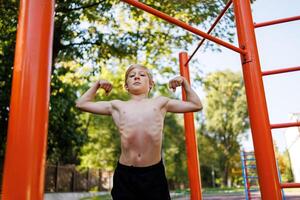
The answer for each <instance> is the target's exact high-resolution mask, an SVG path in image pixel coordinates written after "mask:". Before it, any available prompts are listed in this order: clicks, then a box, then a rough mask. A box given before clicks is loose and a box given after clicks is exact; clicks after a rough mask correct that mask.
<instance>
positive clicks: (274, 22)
mask: <svg viewBox="0 0 300 200" xmlns="http://www.w3.org/2000/svg"><path fill="white" fill-rule="evenodd" d="M296 20H300V16H295V17H288V18H283V19H276V20H272V21H267V22H261V23H254V28H259V27H264V26H270V25H274V24H280V23H285V22H291V21H296Z"/></svg>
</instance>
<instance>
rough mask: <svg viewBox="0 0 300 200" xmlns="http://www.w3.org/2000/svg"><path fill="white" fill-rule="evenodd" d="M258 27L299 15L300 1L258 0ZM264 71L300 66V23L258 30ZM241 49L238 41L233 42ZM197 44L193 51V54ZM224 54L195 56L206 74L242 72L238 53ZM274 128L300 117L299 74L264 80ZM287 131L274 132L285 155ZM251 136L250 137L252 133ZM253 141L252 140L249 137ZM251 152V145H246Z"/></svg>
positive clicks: (255, 15)
mask: <svg viewBox="0 0 300 200" xmlns="http://www.w3.org/2000/svg"><path fill="white" fill-rule="evenodd" d="M252 15H253V21H254V22H256V23H260V22H265V21H270V20H275V19H281V18H286V17H293V16H299V15H300V1H299V0H286V1H282V0H256V2H255V3H253V4H252ZM255 33H256V40H257V45H258V51H259V56H260V63H261V68H262V71H267V70H273V69H280V68H287V67H296V66H300V21H293V22H288V23H283V24H277V25H273V26H266V27H261V28H257V29H256V30H255ZM234 45H235V46H238V42H237V38H235V42H234ZM196 46H197V44H195V45H194V46H192V47H191V50H190V51H189V53H190V54H191V53H192V51H193V49H195V47H196ZM221 50H222V52H212V51H210V50H206V51H203V50H202V51H201V50H200V51H199V52H197V54H196V55H195V59H197V60H198V62H199V63H200V66H201V67H202V69H201V70H203V72H204V73H209V72H213V71H217V70H225V69H231V70H233V71H241V70H242V67H241V62H240V56H239V54H238V53H236V52H233V51H231V50H228V49H226V48H223V47H222V48H221ZM263 83H264V87H265V94H266V100H267V105H268V111H269V118H270V122H271V124H275V123H285V122H291V114H292V113H300V71H298V72H290V73H284V74H280V75H270V76H265V77H264V78H263ZM285 131H286V129H275V130H273V131H272V132H273V134H272V135H273V139H274V140H275V143H276V144H277V146H278V147H279V150H281V151H283V150H284V148H285V138H284V132H285ZM249 134H250V133H249ZM250 139H251V136H250ZM244 146H245V148H246V149H248V150H251V149H252V141H251V140H250V141H245V142H244Z"/></svg>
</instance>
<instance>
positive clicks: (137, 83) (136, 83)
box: [133, 82, 141, 85]
mask: <svg viewBox="0 0 300 200" xmlns="http://www.w3.org/2000/svg"><path fill="white" fill-rule="evenodd" d="M140 84H141V83H140V82H135V83H133V85H140Z"/></svg>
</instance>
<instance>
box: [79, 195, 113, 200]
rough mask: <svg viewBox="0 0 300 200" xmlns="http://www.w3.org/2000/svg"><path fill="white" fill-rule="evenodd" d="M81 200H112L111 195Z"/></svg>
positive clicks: (82, 199)
mask: <svg viewBox="0 0 300 200" xmlns="http://www.w3.org/2000/svg"><path fill="white" fill-rule="evenodd" d="M80 200H111V196H110V194H106V195H100V196H96V197H84V198H81V199H80Z"/></svg>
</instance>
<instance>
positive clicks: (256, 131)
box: [233, 0, 282, 200]
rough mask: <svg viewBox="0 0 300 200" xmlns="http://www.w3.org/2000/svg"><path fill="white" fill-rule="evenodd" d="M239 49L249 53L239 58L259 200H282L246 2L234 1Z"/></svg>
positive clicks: (251, 20)
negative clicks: (242, 48) (241, 66)
mask: <svg viewBox="0 0 300 200" xmlns="http://www.w3.org/2000/svg"><path fill="white" fill-rule="evenodd" d="M233 5H234V13H235V16H236V26H237V32H238V40H239V45H240V46H244V47H245V48H246V50H247V51H248V52H249V54H248V58H245V56H241V61H242V64H243V74H244V82H245V88H246V95H247V102H248V111H249V118H250V125H251V130H252V138H253V143H254V149H255V158H256V164H257V173H258V175H259V185H260V189H261V196H262V199H265V200H269V199H272V200H281V199H282V194H281V188H280V185H279V178H278V173H277V167H276V160H275V154H274V150H273V141H272V136H271V129H270V122H269V116H268V110H267V104H266V98H265V92H264V87H263V81H262V76H261V69H260V62H259V56H258V50H257V45H256V38H255V32H254V26H253V19H252V14H251V7H250V1H249V0H233Z"/></svg>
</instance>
